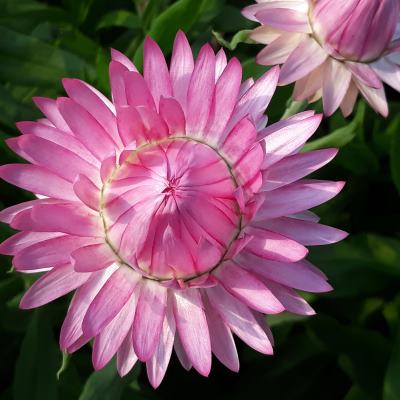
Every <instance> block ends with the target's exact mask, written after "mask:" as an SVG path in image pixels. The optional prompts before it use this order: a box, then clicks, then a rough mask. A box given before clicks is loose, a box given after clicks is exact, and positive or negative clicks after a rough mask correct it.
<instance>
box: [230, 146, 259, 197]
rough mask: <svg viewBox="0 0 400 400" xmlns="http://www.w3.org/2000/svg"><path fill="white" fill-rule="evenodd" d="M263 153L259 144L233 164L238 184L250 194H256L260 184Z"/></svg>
mask: <svg viewBox="0 0 400 400" xmlns="http://www.w3.org/2000/svg"><path fill="white" fill-rule="evenodd" d="M263 159H264V152H263V149H262V147H261V146H260V145H259V144H255V145H253V147H252V148H251V149H250V150H249V151H248V152H247V153H246V154H245V155H244V156H243V157H242V158H241V159H240V160H239V161H238V162H237V163H236V164H235V166H234V170H235V173H236V174H237V176H238V177H239V180H240V183H241V184H242V185H243V186H246V189H248V190H250V191H251V192H252V193H256V192H258V190H259V189H260V187H261V184H262V176H261V172H260V168H261V165H262V162H263Z"/></svg>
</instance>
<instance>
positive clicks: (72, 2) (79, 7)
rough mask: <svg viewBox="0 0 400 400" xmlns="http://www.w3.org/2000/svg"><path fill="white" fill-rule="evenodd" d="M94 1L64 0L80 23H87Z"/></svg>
mask: <svg viewBox="0 0 400 400" xmlns="http://www.w3.org/2000/svg"><path fill="white" fill-rule="evenodd" d="M93 1H94V0H63V3H64V4H65V6H66V7H67V8H69V10H70V11H71V13H72V15H73V16H74V17H75V18H76V19H77V21H78V23H82V22H84V21H85V19H86V17H87V15H88V13H89V11H90V8H91V5H92V3H93Z"/></svg>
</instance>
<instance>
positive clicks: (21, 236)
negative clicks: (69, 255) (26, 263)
mask: <svg viewBox="0 0 400 400" xmlns="http://www.w3.org/2000/svg"><path fill="white" fill-rule="evenodd" d="M61 236H64V235H63V234H62V233H54V232H18V233H16V234H15V235H13V236H11V237H9V238H8V239H7V240H5V241H4V242H3V243H1V244H0V253H1V254H6V255H8V256H15V255H16V254H17V253H19V252H20V251H22V250H24V249H26V248H27V247H30V246H33V245H35V244H37V243H40V242H45V241H46V240H48V239H53V238H56V237H61Z"/></svg>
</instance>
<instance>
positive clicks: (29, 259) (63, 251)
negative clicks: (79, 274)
mask: <svg viewBox="0 0 400 400" xmlns="http://www.w3.org/2000/svg"><path fill="white" fill-rule="evenodd" d="M92 242H93V239H90V238H81V237H74V236H69V235H66V236H59V237H55V238H49V239H47V240H44V241H41V242H39V243H35V244H33V245H31V246H29V247H26V248H25V249H23V250H21V251H19V252H18V253H17V255H16V256H15V257H14V259H13V265H14V267H15V268H16V269H17V270H18V271H26V270H35V269H41V268H48V267H58V266H60V265H65V264H68V263H69V261H70V260H69V258H70V254H71V252H72V251H74V250H75V249H77V248H79V247H81V246H85V245H86V244H90V243H92Z"/></svg>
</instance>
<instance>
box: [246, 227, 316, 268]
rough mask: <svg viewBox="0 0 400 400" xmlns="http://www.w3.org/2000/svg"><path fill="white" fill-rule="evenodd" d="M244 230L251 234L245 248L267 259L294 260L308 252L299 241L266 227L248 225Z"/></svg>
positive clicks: (300, 258)
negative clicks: (251, 237)
mask: <svg viewBox="0 0 400 400" xmlns="http://www.w3.org/2000/svg"><path fill="white" fill-rule="evenodd" d="M246 232H247V233H248V234H249V235H251V236H253V239H252V240H250V241H249V243H248V245H247V246H246V250H248V251H250V252H252V253H253V254H256V255H258V256H259V257H263V258H266V259H267V260H275V261H282V262H296V261H299V260H302V259H303V258H304V257H305V256H306V255H307V253H308V250H307V249H306V248H305V247H304V246H302V245H301V244H300V243H297V242H296V241H294V240H291V239H289V238H287V237H285V236H283V235H280V234H277V233H274V232H271V231H268V230H266V229H260V228H255V227H248V228H247V229H246Z"/></svg>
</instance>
